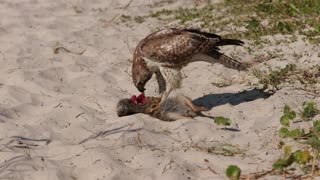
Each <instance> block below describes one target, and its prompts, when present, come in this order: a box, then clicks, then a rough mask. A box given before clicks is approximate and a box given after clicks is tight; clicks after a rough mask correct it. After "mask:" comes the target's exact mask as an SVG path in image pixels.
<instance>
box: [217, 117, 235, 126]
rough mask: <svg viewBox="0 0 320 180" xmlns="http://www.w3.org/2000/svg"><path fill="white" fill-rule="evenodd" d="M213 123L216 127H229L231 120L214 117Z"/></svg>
mask: <svg viewBox="0 0 320 180" xmlns="http://www.w3.org/2000/svg"><path fill="white" fill-rule="evenodd" d="M214 122H215V123H216V124H217V125H223V126H230V124H231V120H230V119H229V118H225V117H222V116H219V117H215V118H214Z"/></svg>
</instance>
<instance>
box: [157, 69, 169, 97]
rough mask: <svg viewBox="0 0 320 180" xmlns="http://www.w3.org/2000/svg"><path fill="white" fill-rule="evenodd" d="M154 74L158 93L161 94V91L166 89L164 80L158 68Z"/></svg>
mask: <svg viewBox="0 0 320 180" xmlns="http://www.w3.org/2000/svg"><path fill="white" fill-rule="evenodd" d="M155 74H156V78H157V82H158V86H159V94H161V95H162V93H164V92H165V91H166V80H165V79H164V77H163V75H162V74H161V72H160V70H159V69H158V70H157V71H156V72H155Z"/></svg>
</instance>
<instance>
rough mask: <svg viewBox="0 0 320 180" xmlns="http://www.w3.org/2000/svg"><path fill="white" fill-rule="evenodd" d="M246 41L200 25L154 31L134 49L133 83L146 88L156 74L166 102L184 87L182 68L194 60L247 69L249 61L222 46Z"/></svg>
mask: <svg viewBox="0 0 320 180" xmlns="http://www.w3.org/2000/svg"><path fill="white" fill-rule="evenodd" d="M243 44H244V42H242V41H240V40H235V39H223V38H222V37H221V36H219V35H216V34H212V33H208V32H203V31H201V30H197V29H183V28H170V29H163V30H160V31H157V32H154V33H152V34H150V35H148V36H147V37H146V38H144V39H142V40H141V41H140V43H139V44H138V45H137V47H136V49H135V51H134V55H133V65H132V78H133V83H134V85H135V86H136V88H137V89H138V90H139V91H140V92H144V90H145V88H144V87H145V85H146V83H147V82H148V81H149V80H150V78H151V77H152V75H153V74H156V78H157V81H158V85H159V92H160V94H161V102H162V101H163V100H164V99H166V98H167V97H168V95H169V93H170V92H171V91H172V90H173V89H175V88H179V87H180V85H181V81H182V76H181V72H180V70H181V68H182V67H184V66H186V65H187V64H189V63H191V62H195V61H205V62H209V63H216V62H218V63H221V64H223V65H225V66H226V67H229V68H233V69H237V70H244V69H247V68H248V64H246V63H241V62H239V61H237V60H235V59H232V58H230V57H228V56H226V55H224V54H222V53H220V52H219V46H224V45H238V46H242V45H243Z"/></svg>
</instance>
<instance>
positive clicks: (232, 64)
mask: <svg viewBox="0 0 320 180" xmlns="http://www.w3.org/2000/svg"><path fill="white" fill-rule="evenodd" d="M207 55H209V56H210V57H212V58H213V59H215V61H218V62H219V63H220V64H223V65H225V66H226V67H228V68H231V69H236V70H239V71H240V70H246V69H248V68H249V67H250V64H248V63H242V62H239V61H237V60H235V59H232V58H230V57H228V56H226V55H224V54H222V53H219V52H218V51H211V52H209V53H208V54H207ZM213 63H214V62H213Z"/></svg>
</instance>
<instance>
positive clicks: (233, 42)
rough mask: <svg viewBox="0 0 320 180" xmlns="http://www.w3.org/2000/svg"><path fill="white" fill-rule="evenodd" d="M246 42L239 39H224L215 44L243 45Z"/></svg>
mask: <svg viewBox="0 0 320 180" xmlns="http://www.w3.org/2000/svg"><path fill="white" fill-rule="evenodd" d="M243 44H244V42H243V41H240V40H237V39H222V40H221V41H219V42H216V43H215V44H214V46H225V45H236V46H243Z"/></svg>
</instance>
